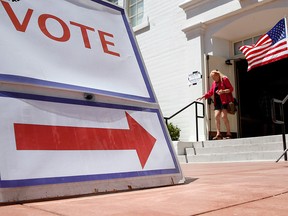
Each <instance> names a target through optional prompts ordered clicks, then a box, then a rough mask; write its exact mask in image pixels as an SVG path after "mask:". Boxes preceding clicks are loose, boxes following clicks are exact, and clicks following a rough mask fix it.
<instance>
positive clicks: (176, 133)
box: [167, 122, 181, 141]
mask: <svg viewBox="0 0 288 216" xmlns="http://www.w3.org/2000/svg"><path fill="white" fill-rule="evenodd" d="M167 128H168V131H169V134H170V137H171V139H172V141H178V140H179V137H180V131H181V130H180V128H178V127H177V126H175V125H173V124H172V123H171V122H170V123H169V124H168V125H167Z"/></svg>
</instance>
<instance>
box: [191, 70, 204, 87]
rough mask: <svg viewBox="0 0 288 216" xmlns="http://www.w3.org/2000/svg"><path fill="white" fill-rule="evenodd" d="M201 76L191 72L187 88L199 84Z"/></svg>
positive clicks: (197, 72)
mask: <svg viewBox="0 0 288 216" xmlns="http://www.w3.org/2000/svg"><path fill="white" fill-rule="evenodd" d="M201 79H202V74H201V73H200V72H199V71H193V72H191V73H189V74H188V83H189V87H190V86H191V85H197V83H199V82H201Z"/></svg>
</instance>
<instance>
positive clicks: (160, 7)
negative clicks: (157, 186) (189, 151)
mask: <svg viewBox="0 0 288 216" xmlns="http://www.w3.org/2000/svg"><path fill="white" fill-rule="evenodd" d="M287 8H288V1H287V0H256V1H250V0H223V1H220V0H219V1H218V0H217V1H215V0H186V1H184V0H157V1H155V0H154V1H153V0H144V10H145V15H146V16H147V18H145V20H148V22H145V25H142V26H140V27H139V26H137V27H136V28H134V29H138V31H135V35H136V39H137V41H138V44H139V47H140V51H141V53H142V56H143V59H144V62H145V65H146V67H147V71H148V74H149V76H150V79H151V82H152V85H153V87H154V90H155V93H156V96H157V99H158V101H159V104H160V106H161V109H162V112H163V115H164V116H165V117H169V116H171V115H172V114H174V113H175V112H177V111H178V110H180V109H181V108H183V107H185V106H186V105H188V104H189V103H191V102H193V101H194V100H195V99H196V98H198V97H200V96H201V95H203V93H204V92H206V91H207V89H208V88H209V87H210V86H209V83H208V82H207V76H208V75H209V71H208V72H207V71H205V70H206V68H207V67H206V60H205V55H212V56H218V57H222V58H223V59H226V58H227V59H228V58H231V57H234V56H233V49H232V45H233V42H236V41H237V40H240V39H243V38H248V37H250V36H253V35H254V36H255V35H256V34H263V33H265V32H266V31H267V30H269V28H271V27H272V26H273V25H274V24H275V23H276V22H277V21H278V20H280V19H281V18H283V17H284V16H285V13H286V15H287ZM263 19H264V21H263ZM221 64H224V62H221ZM230 69H231V68H230ZM230 69H229V71H230ZM193 71H200V72H201V73H202V74H203V78H202V82H201V83H198V84H197V85H193V86H191V87H189V86H188V80H187V78H188V74H189V73H191V72H193ZM230 72H231V71H230ZM224 73H225V72H224ZM206 107H207V109H208V108H209V107H208V105H207V104H206ZM194 110H195V109H194V106H192V107H190V108H188V109H187V110H185V111H183V112H182V113H181V114H179V115H178V116H176V117H174V118H173V119H172V120H171V122H173V123H174V124H176V125H177V126H178V127H180V129H181V136H180V140H183V141H195V140H196V135H195V113H194ZM208 124H211V122H209V119H208V117H206V119H205V121H204V120H202V119H200V121H199V129H200V131H199V132H200V134H199V138H200V140H204V139H207V125H208Z"/></svg>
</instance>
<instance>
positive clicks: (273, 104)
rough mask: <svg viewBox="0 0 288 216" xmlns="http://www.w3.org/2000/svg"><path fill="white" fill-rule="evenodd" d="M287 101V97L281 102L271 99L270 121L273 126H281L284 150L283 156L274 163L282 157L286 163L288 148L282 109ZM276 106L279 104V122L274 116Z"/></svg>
mask: <svg viewBox="0 0 288 216" xmlns="http://www.w3.org/2000/svg"><path fill="white" fill-rule="evenodd" d="M287 100H288V95H287V96H286V97H285V98H284V99H283V100H282V101H281V100H278V99H275V98H273V99H272V121H273V122H274V123H275V124H280V125H281V126H282V139H283V149H284V152H283V154H282V155H281V156H280V157H279V158H278V160H277V161H276V162H278V161H279V160H280V159H281V158H282V157H283V156H284V160H285V161H287V151H288V148H287V147H286V132H285V118H284V107H283V106H284V104H285V102H286V101H287ZM276 104H279V113H278V114H279V117H280V120H277V117H276V114H277V113H276V107H275V105H276Z"/></svg>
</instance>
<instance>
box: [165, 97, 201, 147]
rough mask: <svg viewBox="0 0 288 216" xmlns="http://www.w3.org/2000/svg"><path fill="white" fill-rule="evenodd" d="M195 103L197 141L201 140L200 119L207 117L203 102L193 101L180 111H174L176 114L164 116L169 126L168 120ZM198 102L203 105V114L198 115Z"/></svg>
mask: <svg viewBox="0 0 288 216" xmlns="http://www.w3.org/2000/svg"><path fill="white" fill-rule="evenodd" d="M193 104H195V119H196V139H197V141H199V131H198V119H199V118H204V117H205V107H204V104H203V103H201V102H198V101H193V102H192V103H190V104H188V105H187V106H185V107H184V108H182V109H181V110H179V111H178V112H176V113H174V114H173V115H171V116H170V117H164V119H165V122H166V125H167V126H168V120H170V119H172V118H173V117H175V116H176V115H178V114H179V113H181V112H183V111H184V110H186V109H187V108H188V107H190V106H192V105H193ZM198 104H200V105H202V110H203V114H202V115H201V116H199V115H198Z"/></svg>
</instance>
